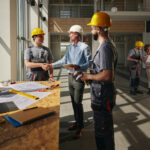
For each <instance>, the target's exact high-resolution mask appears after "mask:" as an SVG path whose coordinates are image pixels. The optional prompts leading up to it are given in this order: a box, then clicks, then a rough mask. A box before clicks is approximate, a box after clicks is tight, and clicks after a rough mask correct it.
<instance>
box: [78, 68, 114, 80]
mask: <svg viewBox="0 0 150 150" xmlns="http://www.w3.org/2000/svg"><path fill="white" fill-rule="evenodd" d="M113 78H114V71H112V70H103V71H102V72H99V73H98V74H87V73H85V72H84V73H83V76H82V77H81V80H83V81H86V80H95V81H102V82H111V81H113Z"/></svg>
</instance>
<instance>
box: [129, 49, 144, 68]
mask: <svg viewBox="0 0 150 150" xmlns="http://www.w3.org/2000/svg"><path fill="white" fill-rule="evenodd" d="M128 56H130V57H131V58H133V59H138V60H140V59H142V51H141V50H137V49H135V48H133V49H131V50H130V51H129V53H128ZM129 65H130V66H136V65H137V63H136V62H135V61H129Z"/></svg>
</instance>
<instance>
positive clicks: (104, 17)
mask: <svg viewBox="0 0 150 150" xmlns="http://www.w3.org/2000/svg"><path fill="white" fill-rule="evenodd" d="M111 22H112V21H111V19H110V16H109V15H108V14H107V13H105V12H97V13H95V14H94V15H93V16H92V19H91V22H90V23H88V24H87V25H88V26H99V27H110V26H111Z"/></svg>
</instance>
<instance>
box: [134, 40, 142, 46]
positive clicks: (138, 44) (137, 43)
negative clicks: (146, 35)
mask: <svg viewBox="0 0 150 150" xmlns="http://www.w3.org/2000/svg"><path fill="white" fill-rule="evenodd" d="M135 46H136V47H143V46H144V43H143V42H142V41H136V42H135Z"/></svg>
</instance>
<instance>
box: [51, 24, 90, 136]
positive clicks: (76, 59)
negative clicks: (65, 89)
mask: <svg viewBox="0 0 150 150" xmlns="http://www.w3.org/2000/svg"><path fill="white" fill-rule="evenodd" d="M82 33H83V29H82V27H81V26H80V25H73V26H71V28H70V30H69V38H70V41H71V42H72V44H71V45H70V46H69V48H68V50H67V52H66V54H65V55H64V56H63V58H62V59H60V60H58V61H57V62H55V63H52V65H50V67H52V68H56V67H61V66H63V65H65V64H73V65H71V66H70V67H68V81H69V92H70V96H71V101H72V106H73V111H74V118H75V123H73V124H72V125H71V126H70V127H69V128H68V130H69V131H72V130H76V132H75V135H74V138H79V137H80V136H81V135H82V129H83V128H84V123H83V106H82V99H83V92H84V86H85V84H84V82H83V81H82V80H81V79H77V76H78V74H81V72H85V71H87V68H88V66H89V60H90V59H91V52H90V48H89V46H88V45H87V44H85V43H83V42H81V37H82Z"/></svg>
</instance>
